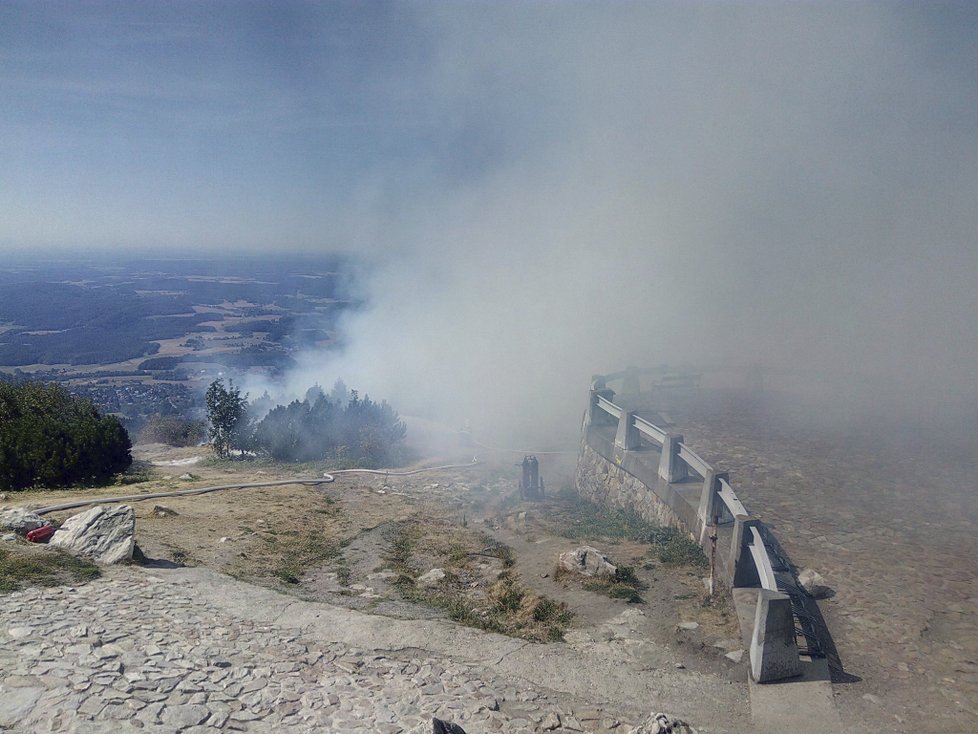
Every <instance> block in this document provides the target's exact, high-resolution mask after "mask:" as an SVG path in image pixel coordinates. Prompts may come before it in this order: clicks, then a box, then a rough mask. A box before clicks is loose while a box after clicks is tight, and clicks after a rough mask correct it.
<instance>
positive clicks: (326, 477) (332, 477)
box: [34, 457, 479, 515]
mask: <svg viewBox="0 0 978 734" xmlns="http://www.w3.org/2000/svg"><path fill="white" fill-rule="evenodd" d="M478 463H479V459H478V457H472V461H470V462H468V463H467V464H444V465H442V466H426V467H422V468H420V469H411V470H409V471H389V470H386V469H335V470H333V471H332V472H323V476H322V478H321V479H320V478H315V479H281V480H277V481H272V482H248V483H244V484H242V483H240V482H238V483H236V484H221V485H217V486H213V487H194V488H192V489H177V490H173V491H170V492H150V493H148V494H130V495H121V496H115V497H97V498H94V499H85V500H75V501H74V502H65V503H63V504H60V505H51V506H49V507H42V508H40V509H37V510H34V512H35V513H37V514H38V515H46V514H47V513H49V512H60V511H61V510H73V509H76V508H78V507H88V506H89V505H107V504H114V503H117V502H140V501H142V500H154V499H159V498H161V497H184V496H189V495H195V494H207V493H209V492H218V491H221V490H224V489H257V488H259V487H281V486H284V485H287V484H305V485H307V486H315V485H319V484H330V483H332V482H335V481H336V475H337V474H378V475H380V476H390V477H407V476H411V475H412V474H421V473H422V472H429V471H440V470H443V469H467V468H469V467H472V466H475V465H476V464H478Z"/></svg>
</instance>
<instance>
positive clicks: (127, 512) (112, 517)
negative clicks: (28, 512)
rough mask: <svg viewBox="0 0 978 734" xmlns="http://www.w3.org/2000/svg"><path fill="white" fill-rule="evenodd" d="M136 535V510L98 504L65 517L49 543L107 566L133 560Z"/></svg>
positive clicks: (126, 506) (121, 506) (127, 507)
mask: <svg viewBox="0 0 978 734" xmlns="http://www.w3.org/2000/svg"><path fill="white" fill-rule="evenodd" d="M135 535H136V513H135V512H133V509H132V508H131V507H129V506H128V505H116V506H115V507H106V506H104V505H99V506H98V507H93V508H92V509H90V510H87V511H86V512H83V513H81V514H79V515H74V516H72V517H69V518H68V519H67V520H65V523H64V525H62V526H61V529H60V530H58V531H57V532H56V533H55V534H54V535H53V536H52V537H51V543H50V544H51V545H53V546H56V547H58V548H62V549H64V550H66V551H68V552H69V553H72V554H74V555H80V556H87V557H88V558H91V559H92V560H93V561H95V562H96V563H101V564H105V565H108V564H112V563H121V562H122V561H128V560H131V559H132V552H133V547H134V546H135Z"/></svg>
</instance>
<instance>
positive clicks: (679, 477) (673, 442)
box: [659, 433, 689, 483]
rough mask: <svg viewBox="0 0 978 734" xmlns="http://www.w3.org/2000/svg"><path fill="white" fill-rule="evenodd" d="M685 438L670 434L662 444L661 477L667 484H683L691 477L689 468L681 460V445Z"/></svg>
mask: <svg viewBox="0 0 978 734" xmlns="http://www.w3.org/2000/svg"><path fill="white" fill-rule="evenodd" d="M682 442H683V437H682V436H680V435H678V434H674V433H669V434H666V438H665V440H664V441H663V442H662V456H661V458H660V459H659V476H660V477H662V478H663V479H665V480H666V481H667V482H670V483H672V482H681V481H683V480H684V479H685V478H686V477H688V476H689V467H688V466H686V462H685V461H683V460H682V459H680V458H679V444H681V443H682Z"/></svg>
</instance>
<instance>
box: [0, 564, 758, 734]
mask: <svg viewBox="0 0 978 734" xmlns="http://www.w3.org/2000/svg"><path fill="white" fill-rule="evenodd" d="M317 613H318V616H317ZM269 617H271V619H269ZM418 625H421V626H420V627H419V626H418ZM412 629H414V631H413V632H412V631H411V630H412ZM446 631H447V632H448V634H445V632H446ZM560 647H563V648H564V651H565V652H566V653H567V654H568V655H569V656H570V657H569V659H568V660H562V659H561V658H560V656H559V655H558V654H557V652H556V648H560ZM449 649H452V650H454V651H455V652H458V653H460V654H457V655H453V654H449ZM490 651H491V652H492V655H489V654H488V653H489V652H490ZM575 656H577V658H576V659H575ZM585 658H586V655H584V653H581V652H580V651H575V650H574V649H572V648H571V647H570V646H567V645H564V646H533V645H529V644H528V643H524V642H521V641H517V640H510V639H509V638H504V637H500V636H498V635H485V634H483V633H479V632H477V631H474V630H468V629H466V628H461V627H458V626H457V625H453V624H450V623H447V622H437V623H435V622H430V621H429V622H423V623H421V622H411V621H406V620H391V619H387V618H382V617H372V616H370V615H365V614H361V613H358V612H351V611H350V610H341V609H338V608H336V607H331V606H330V605H324V604H314V603H310V602H301V601H297V600H295V599H292V598H290V597H283V596H281V595H278V594H275V593H274V592H271V591H268V590H265V589H256V588H255V587H251V586H248V585H246V584H242V583H240V582H235V581H233V580H231V579H228V578H227V577H223V576H220V575H219V574H215V573H213V572H209V571H206V570H204V569H181V570H178V571H167V572H164V573H157V572H155V571H153V572H147V571H145V570H142V569H138V568H117V569H111V570H109V571H107V572H106V574H105V576H104V577H103V578H101V579H99V580H97V581H94V582H92V583H89V584H85V585H82V586H78V587H61V588H54V589H27V590H24V591H20V592H15V593H12V594H9V595H6V596H4V597H2V598H0V671H2V673H0V676H2V677H0V729H2V730H11V731H25V732H26V731H30V732H69V733H70V732H79V733H82V732H106V731H111V732H114V733H115V732H136V731H139V732H161V733H162V732H166V733H167V734H176V733H177V732H188V733H193V734H197V733H198V732H200V733H202V732H216V731H244V732H271V731H289V732H356V731H370V732H386V733H388V734H396V733H397V732H402V731H406V730H408V729H410V728H412V727H414V726H415V725H417V724H419V723H421V722H423V721H426V720H429V719H430V718H431V717H432V716H437V717H438V718H442V719H447V720H451V721H455V722H457V723H459V724H461V725H462V726H463V727H465V728H466V731H468V732H470V734H475V733H476V732H534V731H557V732H561V731H593V732H621V731H627V727H628V725H629V724H631V723H634V722H635V721H638V720H639V719H640V718H643V717H644V714H645V713H647V712H648V711H649V710H650V708H652V707H655V706H656V700H655V697H654V696H650V695H649V694H650V693H655V692H656V691H657V686H658V687H659V688H661V690H662V691H663V692H664V693H663V696H664V697H668V696H673V695H678V694H679V693H680V688H681V689H683V690H684V691H685V693H686V695H687V697H693V698H699V699H701V700H702V701H703V707H704V711H705V712H706V713H705V714H704V716H703V717H702V719H701V720H702V721H706V722H709V723H708V725H706V726H698V727H697V730H698V731H701V732H714V733H716V734H721V733H722V732H731V733H733V732H739V731H747V730H748V727H746V725H745V722H746V721H748V719H749V714H747V713H746V711H745V707H744V705H743V703H740V704H739V705H738V698H739V696H740V694H739V692H738V691H736V690H729V691H725V690H724V688H726V689H733V688H734V687H733V686H729V685H726V686H722V685H720V684H719V683H718V682H716V683H715V682H711V681H709V680H702V681H701V680H696V679H694V678H692V677H690V678H687V679H683V678H682V677H681V676H680V677H678V678H677V677H675V676H664V675H662V672H661V671H650V672H649V673H647V675H646V677H647V681H641V680H638V678H639V677H640V676H636V675H635V674H634V672H631V673H630V674H629V675H625V674H620V675H619V676H618V677H616V676H613V675H610V676H609V677H608V678H607V680H604V667H605V666H602V665H595V666H591V667H588V666H587V665H584V666H583V667H584V668H585V670H584V671H582V675H576V674H575V672H574V671H575V670H576V669H577V668H579V667H581V666H582V661H584V659H585ZM605 665H606V666H612V667H620V665H618V664H617V663H616V661H615V659H614V655H610V656H609V659H608V660H607V661H606V664H605ZM565 668H566V669H565ZM677 672H678V671H677ZM609 674H610V671H609ZM626 678H630V679H631V680H630V682H627V681H626V680H625V679H626ZM666 681H668V682H666ZM588 685H591V686H595V685H599V687H596V688H595V687H592V689H591V690H590V694H591V695H589V696H588V695H579V694H580V693H583V692H587V690H588V689H587V686H588ZM600 686H604V687H600ZM677 686H678V687H677ZM671 687H672V688H671ZM605 688H607V689H621V690H619V691H618V694H619V695H618V698H624V697H626V696H627V697H629V698H630V699H631V700H630V706H623V707H622V708H621V709H615V708H613V707H612V706H609V705H608V699H609V698H611V699H614V698H615V696H607V695H604V694H605V693H606V690H605ZM568 691H570V693H568ZM640 692H642V693H644V697H642V693H640ZM711 696H712V698H710V697H711ZM621 711H623V712H625V713H624V714H622V713H620V712H621ZM727 712H729V715H727ZM670 713H673V712H670ZM673 715H675V714H673ZM717 717H720V720H721V721H724V722H725V723H724V725H719V726H717V725H715V724H714V723H713V722H714V721H715V720H716V719H717ZM691 723H694V724H695V723H697V722H696V721H691ZM727 724H729V725H727Z"/></svg>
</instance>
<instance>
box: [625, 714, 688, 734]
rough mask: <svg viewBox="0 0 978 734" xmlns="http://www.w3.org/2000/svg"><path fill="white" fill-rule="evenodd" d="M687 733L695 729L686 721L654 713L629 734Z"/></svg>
mask: <svg viewBox="0 0 978 734" xmlns="http://www.w3.org/2000/svg"><path fill="white" fill-rule="evenodd" d="M687 732H693V729H692V727H690V726H689V724H687V723H686V722H685V721H680V720H679V719H672V718H670V717H669V716H667V715H666V714H658V713H653V714H649V717H648V718H647V719H646V720H645V721H643V722H642V723H641V724H639V725H638V726H636V727H635V728H633V729H632V730H631V731H629V732H628V734H686V733H687Z"/></svg>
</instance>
